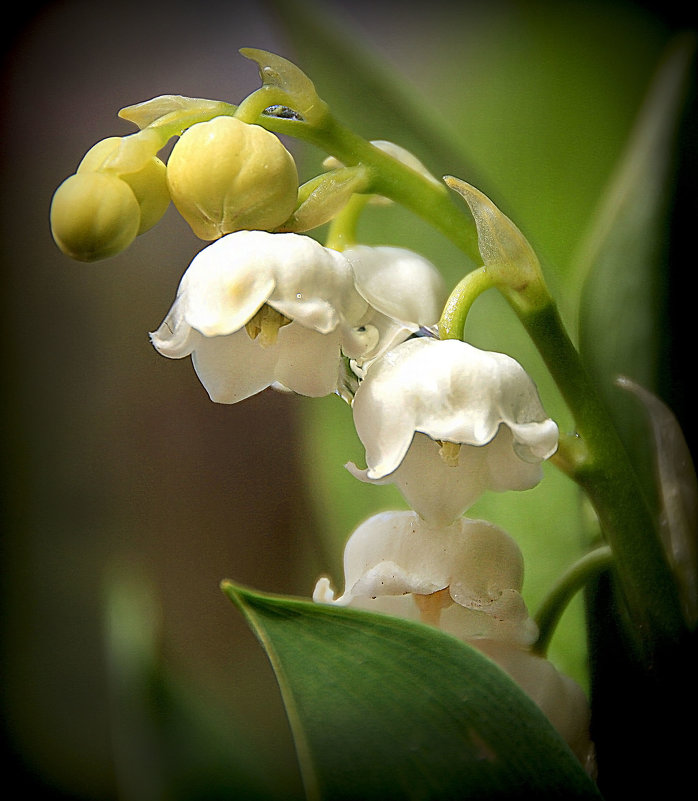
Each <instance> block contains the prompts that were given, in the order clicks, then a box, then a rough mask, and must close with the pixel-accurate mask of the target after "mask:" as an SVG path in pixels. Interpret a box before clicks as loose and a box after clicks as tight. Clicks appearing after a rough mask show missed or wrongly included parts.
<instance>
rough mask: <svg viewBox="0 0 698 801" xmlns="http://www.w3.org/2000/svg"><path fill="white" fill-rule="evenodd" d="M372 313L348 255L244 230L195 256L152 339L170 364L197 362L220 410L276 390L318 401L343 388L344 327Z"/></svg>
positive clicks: (305, 240)
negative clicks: (340, 380) (269, 389)
mask: <svg viewBox="0 0 698 801" xmlns="http://www.w3.org/2000/svg"><path fill="white" fill-rule="evenodd" d="M366 309H367V303H366V301H365V300H364V299H363V298H362V297H361V296H360V295H359V294H358V293H357V292H356V290H355V288H354V278H353V272H352V269H351V266H350V264H349V262H348V261H347V259H346V258H345V257H344V256H343V255H342V254H341V253H339V252H337V251H335V250H332V249H330V248H325V247H323V246H322V245H320V244H319V243H318V242H316V241H315V240H314V239H311V238H310V237H307V236H301V235H298V234H272V233H268V232H266V231H237V232H235V233H232V234H229V235H227V236H224V237H222V238H221V239H219V240H217V241H216V242H214V243H213V244H212V245H209V246H208V247H206V248H204V250H202V251H201V252H200V253H199V254H198V255H197V256H196V257H195V258H194V260H193V261H192V263H191V264H190V265H189V268H188V269H187V271H186V272H185V274H184V276H183V277H182V280H181V282H180V285H179V289H178V291H177V298H176V300H175V302H174V304H173V306H172V308H171V309H170V312H169V314H168V315H167V317H166V318H165V320H164V322H163V323H162V325H161V326H160V327H159V328H158V330H157V331H155V332H154V333H152V334H151V340H152V343H153V345H154V346H155V348H156V349H157V350H158V351H159V352H160V353H161V354H162V355H164V356H167V357H169V358H174V359H179V358H182V357H184V356H188V355H190V354H191V356H192V362H193V364H194V368H195V370H196V372H197V374H198V376H199V378H200V380H201V383H202V384H203V385H204V387H205V388H206V390H207V391H208V393H209V395H210V396H211V399H212V400H214V401H216V402H218V403H235V402H237V401H240V400H243V399H244V398H247V397H249V396H250V395H253V394H255V393H257V392H260V391H261V390H263V389H266V388H267V387H269V386H271V385H272V384H274V383H276V382H278V383H279V384H281V385H283V386H285V387H287V388H288V389H290V390H293V391H294V392H298V393H299V394H302V395H309V396H312V397H317V396H321V395H327V394H329V393H332V392H334V391H335V390H336V388H337V381H338V371H339V360H340V356H341V351H340V348H341V329H342V328H343V327H351V326H354V325H356V324H358V321H359V320H360V319H361V318H362V316H363V315H364V314H365V312H366Z"/></svg>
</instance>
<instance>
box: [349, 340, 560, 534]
mask: <svg viewBox="0 0 698 801" xmlns="http://www.w3.org/2000/svg"><path fill="white" fill-rule="evenodd" d="M353 413H354V423H355V426H356V431H357V433H358V435H359V438H360V439H361V441H362V443H363V444H364V447H365V449H366V463H367V469H365V470H360V469H359V468H357V467H356V466H355V465H353V464H349V465H347V467H348V469H349V470H350V471H351V472H352V473H353V474H354V475H355V476H356V477H357V478H359V479H361V480H363V481H367V482H370V483H378V484H382V483H395V484H396V485H397V486H398V487H399V489H400V490H401V492H402V493H403V495H404V496H405V498H406V499H407V501H408V502H409V503H410V505H411V506H412V508H413V509H414V510H415V511H417V512H418V513H419V514H420V515H421V516H422V517H423V518H424V519H425V520H427V521H429V522H430V523H433V524H436V525H446V524H448V523H450V522H452V521H453V520H455V519H456V518H457V517H459V516H460V515H461V514H463V512H464V511H465V510H466V509H467V508H468V507H469V506H470V505H471V504H472V503H474V502H475V500H477V498H478V497H479V496H480V495H481V494H482V493H483V492H484V491H485V490H494V491H504V490H510V489H511V490H524V489H529V488H531V487H533V486H535V485H536V484H537V483H538V482H539V481H540V479H541V476H542V471H541V466H540V463H541V461H543V460H544V459H547V458H548V457H550V456H551V455H552V454H553V453H554V452H555V450H556V448H557V440H558V429H557V425H556V424H555V423H554V422H553V421H552V420H551V419H550V418H548V416H547V415H546V413H545V411H544V410H543V406H542V404H541V401H540V398H539V396H538V393H537V390H536V387H535V385H534V383H533V381H532V380H531V379H530V378H529V376H528V375H527V374H526V373H525V371H524V370H523V368H522V367H521V365H520V364H519V363H518V362H516V361H515V360H514V359H512V358H510V357H509V356H506V355H504V354H501V353H494V352H489V351H482V350H479V349H477V348H474V347H473V346H471V345H469V344H467V343H465V342H461V341H460V340H455V339H453V340H438V339H433V338H429V337H422V338H417V339H410V340H408V341H406V342H403V343H401V344H399V345H397V346H396V347H395V348H393V349H392V350H390V351H389V352H388V353H386V354H385V355H384V356H383V357H382V358H380V359H378V360H376V361H375V362H374V363H373V364H372V366H371V368H370V370H368V372H367V374H366V377H365V378H364V380H363V381H362V382H361V384H360V385H359V387H358V390H357V392H356V395H355V398H354V402H353Z"/></svg>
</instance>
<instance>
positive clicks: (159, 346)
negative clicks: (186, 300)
mask: <svg viewBox="0 0 698 801" xmlns="http://www.w3.org/2000/svg"><path fill="white" fill-rule="evenodd" d="M201 338H202V337H201V335H200V334H199V333H198V331H194V330H193V329H192V327H191V326H190V325H189V323H187V322H186V320H185V319H184V317H183V315H182V307H181V303H180V301H179V299H177V300H175V302H174V303H173V304H172V308H171V309H170V311H169V312H168V314H167V317H165V319H164V320H163V321H162V323H161V324H160V327H159V328H158V329H157V331H153V332H151V334H150V341H151V342H152V343H153V346H154V347H155V349H156V350H157V351H158V352H159V353H161V354H162V355H163V356H167V357H168V358H170V359H181V358H183V357H184V356H189V354H190V353H191V352H192V351H193V350H194V348H195V347H196V346H197V344H198V343H199V342H200V340H201Z"/></svg>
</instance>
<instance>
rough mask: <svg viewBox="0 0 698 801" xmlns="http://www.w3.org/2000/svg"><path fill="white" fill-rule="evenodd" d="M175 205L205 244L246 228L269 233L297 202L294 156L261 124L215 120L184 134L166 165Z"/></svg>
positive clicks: (229, 119)
mask: <svg viewBox="0 0 698 801" xmlns="http://www.w3.org/2000/svg"><path fill="white" fill-rule="evenodd" d="M167 182H168V185H169V188H170V194H171V196H172V201H173V202H174V204H175V206H176V207H177V209H178V211H179V213H180V214H181V215H182V217H184V219H185V220H186V221H187V222H188V223H189V225H190V226H191V228H192V230H193V231H194V233H195V234H196V235H197V236H198V237H199V238H200V239H205V240H211V239H218V238H219V237H221V236H223V235H224V234H228V233H232V232H233V231H239V230H243V229H259V230H271V229H273V228H276V227H277V226H279V225H281V223H283V222H284V221H285V220H286V219H288V217H289V216H290V214H291V213H292V211H293V210H294V208H295V206H296V202H297V197H298V173H297V170H296V165H295V162H294V161H293V157H292V156H291V154H290V153H289V152H288V150H286V148H285V147H284V146H283V145H282V144H281V142H280V141H279V139H278V138H277V137H276V136H275V135H274V134H272V133H270V132H269V131H266V130H265V129H264V128H262V127H260V126H259V125H250V124H247V123H244V122H242V121H241V120H239V119H236V118H235V117H226V116H222V117H215V118H214V119H212V120H210V121H209V122H200V123H197V124H196V125H193V126H192V127H191V128H189V129H188V130H186V131H185V132H184V133H183V134H182V136H181V137H180V139H179V141H178V142H177V144H176V145H175V146H174V148H173V149H172V153H171V155H170V158H169V160H168V162H167Z"/></svg>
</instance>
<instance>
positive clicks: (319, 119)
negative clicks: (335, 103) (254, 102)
mask: <svg viewBox="0 0 698 801" xmlns="http://www.w3.org/2000/svg"><path fill="white" fill-rule="evenodd" d="M240 54H241V55H243V56H244V57H245V58H249V59H250V60H252V61H255V62H256V63H257V66H258V67H259V76H260V78H261V80H262V83H263V84H264V87H275V88H276V89H277V90H281V92H280V96H282V97H284V98H285V100H282V101H280V102H282V103H285V104H286V105H288V106H290V108H292V109H293V110H294V111H297V112H298V114H300V116H301V117H302V118H303V119H304V120H305V121H306V122H307V123H308V124H309V125H312V126H314V127H319V126H320V125H321V124H322V123H323V122H324V120H325V119H326V117H327V116H328V114H329V108H328V106H327V103H325V101H324V100H322V99H321V98H320V97H319V95H318V93H317V92H316V91H315V85H314V84H313V82H312V81H311V80H310V78H308V76H307V75H306V74H305V73H304V72H303V71H302V70H301V69H299V68H298V67H297V66H296V65H295V64H293V63H292V62H290V61H288V60H287V59H285V58H283V57H282V56H277V55H275V54H274V53H269V52H267V51H266V50H258V49H256V48H253V47H243V48H242V49H241V50H240ZM274 102H279V101H271V103H267V106H269V105H273V104H274ZM265 108H266V106H265Z"/></svg>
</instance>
